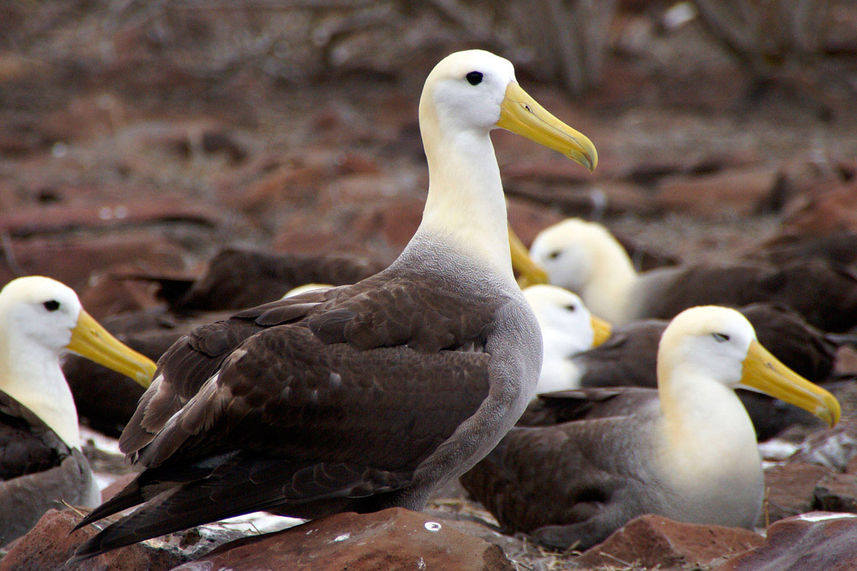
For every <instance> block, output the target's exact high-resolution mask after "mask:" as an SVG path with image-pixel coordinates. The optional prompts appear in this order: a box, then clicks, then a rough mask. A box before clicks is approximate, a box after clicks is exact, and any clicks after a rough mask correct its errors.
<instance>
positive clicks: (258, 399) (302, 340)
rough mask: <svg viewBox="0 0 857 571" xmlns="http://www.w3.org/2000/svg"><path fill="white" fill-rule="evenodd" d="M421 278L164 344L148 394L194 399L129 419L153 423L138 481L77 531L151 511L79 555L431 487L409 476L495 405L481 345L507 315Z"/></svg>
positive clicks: (153, 404) (257, 313) (378, 501)
mask: <svg viewBox="0 0 857 571" xmlns="http://www.w3.org/2000/svg"><path fill="white" fill-rule="evenodd" d="M391 273H392V272H391ZM431 280H432V278H430V277H427V276H416V277H405V276H397V275H395V274H393V275H387V276H384V277H380V278H377V279H373V278H369V280H366V281H364V282H363V283H362V285H361V284H358V285H356V286H348V287H343V288H337V289H334V290H328V291H326V292H323V293H322V294H318V293H315V292H310V293H309V294H305V296H297V297H295V298H290V299H288V300H284V301H281V302H276V303H272V304H268V305H265V306H261V307H259V308H254V309H252V310H248V311H244V312H241V313H239V314H237V315H236V316H234V317H233V318H232V319H230V320H228V321H227V322H223V323H220V324H214V325H212V326H209V327H207V328H203V329H201V330H197V331H196V332H194V334H192V335H190V336H189V337H188V338H187V339H184V340H182V341H181V342H180V343H178V344H177V345H176V346H174V347H173V348H172V349H171V350H170V351H169V352H168V353H167V354H166V355H165V356H164V357H163V358H162V360H161V362H160V369H161V372H162V376H163V378H162V379H160V380H159V381H158V382H160V383H163V384H167V381H169V380H170V378H171V377H175V378H178V379H179V380H178V382H173V383H172V386H173V390H172V395H173V398H174V400H175V399H179V398H185V397H183V396H182V395H190V393H191V392H192V391H191V390H190V389H194V390H195V391H196V392H195V393H194V394H193V395H191V398H190V399H189V400H187V402H186V404H184V406H183V407H181V409H180V410H179V411H178V413H176V414H174V415H173V414H170V415H169V416H167V415H166V414H164V413H162V412H161V411H162V410H170V408H171V407H173V406H174V405H175V403H174V402H168V401H166V400H159V399H160V396H163V395H160V396H159V395H158V392H159V391H162V388H160V387H157V386H155V385H154V384H153V386H152V387H151V388H150V389H149V392H150V393H154V394H155V396H154V397H153V398H151V399H149V400H146V399H145V398H144V400H143V401H141V405H140V407H139V408H138V411H137V412H138V413H141V411H143V412H142V414H141V415H140V416H141V417H142V419H143V420H144V421H146V422H148V421H150V419H151V418H152V414H149V413H151V412H152V411H154V414H159V415H160V416H161V418H163V424H162V428H161V430H160V432H159V433H158V434H157V436H156V437H154V439H152V437H151V436H149V437H148V438H147V440H146V441H150V442H151V443H150V444H148V446H145V447H143V448H136V450H139V458H140V461H141V462H142V463H143V464H144V465H145V466H147V467H148V469H147V470H146V471H145V472H143V474H142V475H141V476H140V477H139V478H138V479H137V480H136V481H135V483H134V484H132V485H130V486H129V487H128V488H126V490H124V491H123V492H122V493H120V494H119V495H118V496H117V497H116V498H114V500H111V502H108V503H106V504H104V505H103V506H101V507H100V508H99V509H97V510H96V511H94V512H93V513H92V514H91V515H90V516H89V517H88V518H87V519H86V520H85V522H89V521H92V520H95V519H100V518H102V517H105V516H106V515H109V514H111V513H115V512H116V511H119V510H121V509H124V508H125V507H129V506H131V505H135V504H137V503H140V502H143V501H146V500H149V499H152V501H151V502H149V503H147V504H146V505H145V506H143V507H141V508H140V509H139V510H138V511H137V512H135V514H134V515H133V516H131V517H130V518H127V519H126V520H123V521H122V522H121V523H119V524H116V525H115V526H111V527H110V528H108V530H105V532H103V533H102V534H100V535H99V536H98V539H97V540H94V541H93V542H91V543H90V544H88V545H87V547H86V548H85V549H83V550H82V551H81V552H80V553H81V555H85V554H87V553H95V552H97V551H100V550H103V549H108V548H112V547H116V546H119V545H124V544H127V543H131V542H134V541H138V540H140V539H141V538H142V537H143V536H145V537H152V536H154V535H160V534H162V533H166V532H168V531H171V530H175V529H181V528H184V527H187V526H189V525H195V524H198V523H203V522H206V521H212V520H214V519H219V518H222V517H227V516H229V515H236V514H239V513H245V512H246V511H253V510H257V509H268V510H274V511H278V512H283V513H289V514H292V515H298V516H301V517H316V516H318V515H322V514H326V513H330V512H332V511H341V510H343V509H350V510H357V511H370V510H375V509H380V508H381V507H385V506H387V505H410V503H409V502H410V500H408V499H407V498H403V497H400V496H401V495H402V494H407V491H406V488H407V487H408V486H409V485H411V483H412V480H413V479H414V478H428V480H429V481H433V479H435V478H437V477H439V476H430V475H425V476H424V475H417V474H416V473H415V470H417V468H418V467H421V466H422V464H423V462H424V461H425V460H426V459H427V458H428V457H429V456H430V455H432V457H434V455H435V454H437V453H438V451H439V449H441V448H442V447H441V444H442V443H444V442H446V441H447V440H448V439H450V438H451V437H452V435H453V433H456V432H457V431H460V430H461V429H462V426H461V425H462V424H466V423H465V420H470V419H471V417H473V416H474V413H475V412H476V411H477V409H478V408H480V406H481V405H482V404H483V401H485V399H486V397H487V396H488V394H489V362H490V360H491V355H490V354H488V353H487V352H485V348H486V340H487V339H488V337H489V335H490V333H491V327H492V325H491V324H492V323H493V321H494V320H495V319H496V317H495V314H496V312H497V311H498V307H500V306H502V305H503V304H504V303H506V300H505V299H503V296H502V295H495V296H491V295H486V296H485V297H479V296H471V297H470V298H469V299H467V300H465V301H464V303H462V299H461V295H460V294H459V295H456V293H455V292H453V291H450V290H449V289H448V287H447V286H446V284H445V283H443V281H442V280H437V281H436V283H432V281H431ZM367 282H368V283H367ZM368 291H372V292H373V294H372V295H367V294H366V292H368ZM313 296H316V297H313ZM317 296H321V298H322V299H323V301H318V299H319V297H317ZM453 301H454V302H455V303H453ZM414 307H420V312H418V313H417V312H414V311H413V308H414ZM462 307H464V308H466V309H465V310H462ZM236 330H238V333H235V331H236ZM242 336H243V337H244V339H243V340H239V339H240V338H241V337H242ZM236 340H239V341H237V342H236ZM232 345H235V346H234V347H232ZM184 368H189V369H193V372H187V371H184V370H183V369H184ZM209 370H210V371H211V373H209ZM182 375H184V376H182ZM194 375H199V377H196V380H192V377H193V376H194ZM206 378H207V379H208V380H202V381H200V380H199V379H206ZM147 394H148V393H147ZM137 416H138V415H136V414H135V418H136V417H137ZM131 426H132V424H129V428H131ZM126 433H128V429H126ZM123 436H124V435H123ZM126 444H127V441H126ZM465 458H466V457H465ZM465 458H461V461H463V460H464V459H465ZM444 469H446V468H444ZM161 493H162V494H163V495H162V496H158V497H157V498H155V496H156V495H157V494H161ZM212 498H217V500H216V501H212ZM418 501H419V500H414V501H413V502H411V503H414V502H416V503H418ZM416 503H414V505H416Z"/></svg>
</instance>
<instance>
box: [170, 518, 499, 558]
mask: <svg viewBox="0 0 857 571" xmlns="http://www.w3.org/2000/svg"><path fill="white" fill-rule="evenodd" d="M209 569H235V570H236V571H237V570H249V569H290V570H293V571H300V570H312V571H341V570H342V569H348V570H349V571H363V570H369V569H455V570H456V571H468V570H474V571H476V570H480V571H483V570H484V571H490V570H497V571H500V570H503V571H506V570H509V571H511V570H512V569H513V567H512V564H511V563H510V562H509V560H508V559H506V556H505V555H503V551H502V550H501V549H500V548H499V547H497V546H496V545H492V544H490V543H488V542H486V541H484V540H482V539H479V538H476V537H472V536H469V535H466V534H463V533H461V532H459V531H456V530H455V529H453V528H452V526H451V525H448V524H447V523H445V522H444V521H443V520H437V519H435V518H432V517H430V516H428V515H425V514H422V513H418V512H413V511H410V510H406V509H402V508H391V509H387V510H384V511H380V512H377V513H371V514H362V515H359V514H355V513H341V514H336V515H333V516H330V517H327V518H322V519H318V520H313V521H310V522H307V523H305V524H303V525H300V526H297V527H293V528H291V529H287V530H285V531H281V532H278V533H273V534H268V535H264V536H259V537H253V538H245V539H240V540H237V541H234V542H232V543H228V544H226V545H223V546H221V547H220V548H218V549H216V550H215V551H213V552H212V553H210V554H209V555H207V556H205V557H202V558H200V559H198V560H196V561H192V562H190V563H186V564H184V565H182V566H180V567H177V568H176V569H175V571H203V570H209Z"/></svg>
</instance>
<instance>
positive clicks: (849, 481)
mask: <svg viewBox="0 0 857 571" xmlns="http://www.w3.org/2000/svg"><path fill="white" fill-rule="evenodd" d="M813 496H814V498H815V508H816V509H819V510H824V511H830V512H851V513H857V475H855V474H838V473H832V474H827V475H826V476H824V477H823V478H822V479H821V480H820V481H819V482H818V484H816V486H815V490H814V491H813Z"/></svg>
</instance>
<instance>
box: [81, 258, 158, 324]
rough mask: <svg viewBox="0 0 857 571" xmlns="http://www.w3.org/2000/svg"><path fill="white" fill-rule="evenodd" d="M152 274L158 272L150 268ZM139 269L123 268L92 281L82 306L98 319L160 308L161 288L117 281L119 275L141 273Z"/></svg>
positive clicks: (127, 266) (113, 268) (111, 270)
mask: <svg viewBox="0 0 857 571" xmlns="http://www.w3.org/2000/svg"><path fill="white" fill-rule="evenodd" d="M148 270H149V271H153V270H154V268H151V267H149V268H148ZM142 271H143V268H142V267H141V266H139V265H125V264H123V265H120V266H114V267H112V268H110V270H109V271H108V272H107V273H99V274H98V275H95V276H93V277H92V279H90V280H89V287H87V288H86V289H85V290H83V291H82V292H81V293H80V302H81V303H82V304H83V307H85V308H86V310H87V311H88V312H89V313H90V314H91V315H92V316H93V317H95V319H98V320H102V319H104V318H106V317H108V316H111V315H116V314H117V313H124V312H128V311H138V310H141V309H146V308H150V307H155V306H157V305H159V303H160V302H159V300H158V298H157V289H158V288H157V285H156V284H154V283H151V282H144V281H138V280H126V279H117V277H116V274H133V273H140V272H142Z"/></svg>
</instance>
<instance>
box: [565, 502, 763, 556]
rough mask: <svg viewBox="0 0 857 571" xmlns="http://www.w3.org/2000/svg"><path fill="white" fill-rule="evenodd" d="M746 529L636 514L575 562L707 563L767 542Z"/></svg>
mask: <svg viewBox="0 0 857 571" xmlns="http://www.w3.org/2000/svg"><path fill="white" fill-rule="evenodd" d="M764 541H765V540H764V539H763V538H762V536H760V535H758V534H757V533H753V532H752V531H749V530H747V529H741V528H732V527H722V526H719V525H699V524H694V523H681V522H676V521H673V520H670V519H667V518H665V517H663V516H659V515H644V516H640V517H638V518H635V519H633V520H631V521H630V522H628V523H627V524H625V525H624V526H623V527H621V528H620V529H618V530H617V531H616V532H615V533H613V535H611V536H610V537H608V538H607V539H606V540H605V541H604V542H603V543H600V544H598V545H596V546H594V547H591V548H589V549H588V550H587V551H585V552H584V553H583V555H581V556H580V557H579V558H577V559H575V563H576V564H577V565H579V566H580V567H583V568H594V567H599V566H609V567H613V566H616V565H621V566H622V567H623V568H625V567H629V568H630V567H632V566H633V567H634V568H637V566H640V567H644V568H646V569H650V568H658V569H675V568H685V567H692V568H697V567H707V566H709V565H711V564H713V563H717V562H718V561H719V560H723V559H725V558H727V557H730V556H732V555H734V554H738V553H742V552H744V551H746V550H748V549H751V548H753V547H758V546H760V545H762V544H763V543H764Z"/></svg>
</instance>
